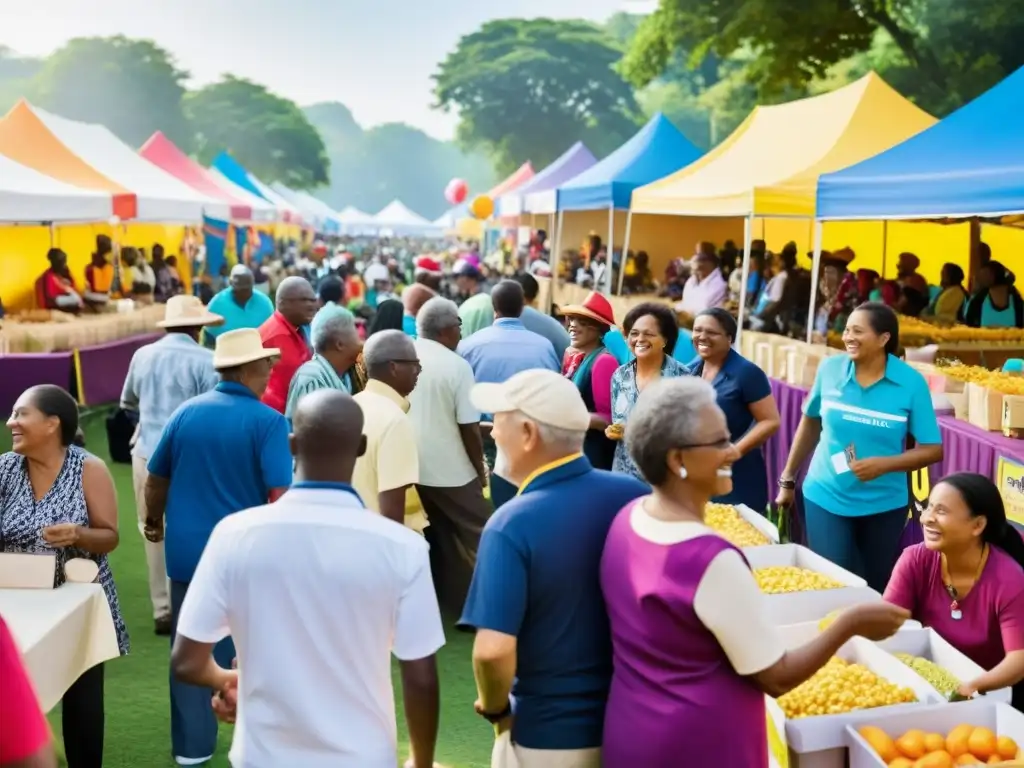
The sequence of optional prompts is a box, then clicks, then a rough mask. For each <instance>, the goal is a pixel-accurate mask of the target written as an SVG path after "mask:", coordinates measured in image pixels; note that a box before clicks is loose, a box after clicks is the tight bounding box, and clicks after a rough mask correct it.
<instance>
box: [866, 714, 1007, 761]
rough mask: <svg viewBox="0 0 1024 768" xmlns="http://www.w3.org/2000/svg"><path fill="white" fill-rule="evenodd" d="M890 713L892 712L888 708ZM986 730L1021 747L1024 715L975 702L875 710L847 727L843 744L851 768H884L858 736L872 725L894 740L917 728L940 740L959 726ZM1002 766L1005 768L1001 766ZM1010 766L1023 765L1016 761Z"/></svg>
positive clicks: (873, 752) (875, 754)
mask: <svg viewBox="0 0 1024 768" xmlns="http://www.w3.org/2000/svg"><path fill="white" fill-rule="evenodd" d="M890 709H891V708H890ZM964 723H966V724H968V725H974V726H981V727H984V728H988V729H989V730H991V731H992V732H993V733H995V734H996V735H997V736H1009V737H1010V738H1011V739H1013V740H1014V741H1016V742H1017V744H1018V745H1024V714H1021V713H1020V712H1018V711H1017V710H1015V709H1014V708H1013V707H1011V706H1010V705H1009V704H997V703H995V702H989V701H982V700H977V699H976V700H974V701H962V702H959V703H956V704H942V705H939V706H934V707H915V708H914V709H908V710H907V711H905V712H899V713H895V712H891V711H890V712H884V711H882V710H878V711H877V712H876V713H874V716H872V717H865V718H861V719H860V720H859V721H858V722H856V723H850V724H849V725H848V726H847V727H846V743H847V746H848V747H849V750H850V768H886V766H885V763H883V762H882V760H881V758H879V756H878V754H877V753H876V752H875V751H874V750H873V749H872V748H871V747H870V746H868V743H867V742H866V741H865V740H864V739H863V738H862V737H861V735H860V734H859V733H858V732H857V729H859V728H862V727H864V726H865V725H873V726H875V727H877V728H880V729H881V730H883V731H885V732H886V733H887V734H889V736H891V737H892V738H894V739H897V738H899V737H900V736H902V735H903V734H904V733H906V732H907V731H909V730H911V729H913V728H917V729H920V730H922V731H924V732H925V733H941V734H942V735H943V736H945V735H946V734H948V733H949V732H950V731H951V730H953V729H954V728H956V727H957V726H958V725H961V724H964ZM1004 765H1007V764H1006V763H1004ZM1009 765H1018V766H1019V765H1024V762H1022V761H1021V760H1020V755H1018V759H1017V760H1015V761H1013V762H1012V763H1009Z"/></svg>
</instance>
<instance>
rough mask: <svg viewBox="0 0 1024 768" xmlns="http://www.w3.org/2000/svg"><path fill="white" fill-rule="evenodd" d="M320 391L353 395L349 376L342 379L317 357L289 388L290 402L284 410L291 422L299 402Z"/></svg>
mask: <svg viewBox="0 0 1024 768" xmlns="http://www.w3.org/2000/svg"><path fill="white" fill-rule="evenodd" d="M318 389H340V390H341V391H342V392H348V393H349V394H352V387H351V385H350V383H349V381H348V375H347V374H346V375H345V377H344V378H342V377H341V376H339V375H338V373H337V371H335V370H334V367H333V366H332V365H331V364H330V363H328V362H327V361H326V360H324V359H323V358H322V357H320V356H319V355H316V356H314V357H313V359H312V360H310V361H309V362H307V363H303V364H302V365H301V366H300V367H299V370H297V371H296V372H295V375H294V376H293V377H292V383H291V385H290V386H289V387H288V402H287V404H286V405H285V409H284V415H285V417H286V418H287V419H288V421H289V422H290V421H291V420H292V414H293V413H294V411H295V406H296V405H297V404H298V402H299V400H300V399H301V398H302V397H303V396H304V395H308V394H309V393H310V392H316V391H317V390H318Z"/></svg>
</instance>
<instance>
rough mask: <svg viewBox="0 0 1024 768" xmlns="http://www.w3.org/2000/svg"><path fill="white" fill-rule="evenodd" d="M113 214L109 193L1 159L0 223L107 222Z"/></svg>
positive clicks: (2, 156) (5, 158)
mask: <svg viewBox="0 0 1024 768" xmlns="http://www.w3.org/2000/svg"><path fill="white" fill-rule="evenodd" d="M113 210H114V209H113V201H112V199H111V197H110V194H109V193H107V192H98V191H94V190H89V189H80V188H79V187H74V186H72V185H70V184H65V183H64V182H62V181H57V180H56V179H53V178H50V177H49V176H46V175H44V174H42V173H39V171H35V170H33V169H31V168H27V167H26V166H24V165H21V164H20V163H16V162H15V161H14V160H11V159H9V158H7V157H5V156H4V155H0V221H3V222H15V223H29V222H44V221H55V222H60V221H78V222H90V221H106V220H107V219H109V218H110V216H111V214H112V213H113Z"/></svg>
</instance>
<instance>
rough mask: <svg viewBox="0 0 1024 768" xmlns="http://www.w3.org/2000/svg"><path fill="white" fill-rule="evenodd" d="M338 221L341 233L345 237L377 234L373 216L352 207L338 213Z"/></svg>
mask: <svg viewBox="0 0 1024 768" xmlns="http://www.w3.org/2000/svg"><path fill="white" fill-rule="evenodd" d="M338 221H340V222H341V231H342V233H343V234H346V235H372V234H376V232H377V224H376V223H375V222H374V220H373V216H372V215H371V214H369V213H366V212H365V211H361V210H359V209H358V208H356V207H355V206H353V205H349V206H346V207H345V208H343V209H342V210H340V211H339V212H338Z"/></svg>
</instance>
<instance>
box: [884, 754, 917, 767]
mask: <svg viewBox="0 0 1024 768" xmlns="http://www.w3.org/2000/svg"><path fill="white" fill-rule="evenodd" d="M889 768H914V761H913V760H911V759H909V758H906V757H897V758H896V759H895V760H893V761H892V762H891V763H889Z"/></svg>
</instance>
